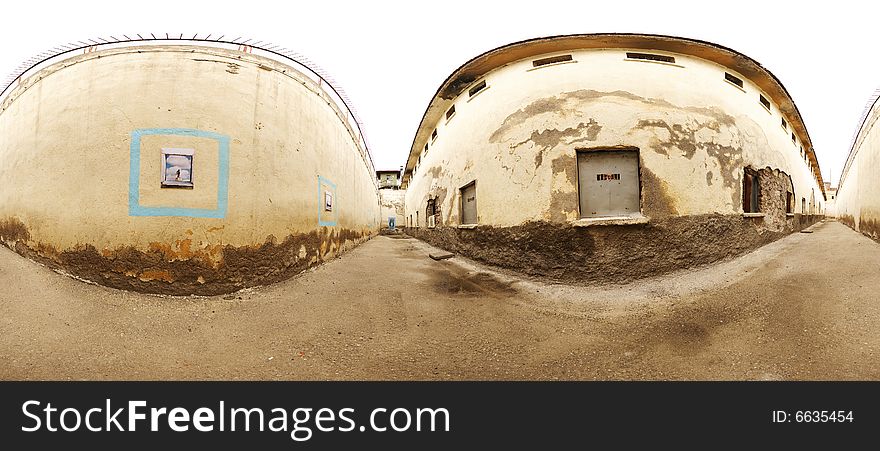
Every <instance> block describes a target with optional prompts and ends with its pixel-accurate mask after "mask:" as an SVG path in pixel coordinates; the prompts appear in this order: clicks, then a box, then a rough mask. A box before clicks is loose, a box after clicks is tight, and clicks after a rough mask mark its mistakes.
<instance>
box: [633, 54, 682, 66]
mask: <svg viewBox="0 0 880 451" xmlns="http://www.w3.org/2000/svg"><path fill="white" fill-rule="evenodd" d="M626 57H627V58H629V59H633V60H643V61H659V62H661V63H673V64H674V63H675V58H674V57H671V56H666V55H656V54H654V53H634V52H626Z"/></svg>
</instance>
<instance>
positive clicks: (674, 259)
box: [406, 214, 821, 284]
mask: <svg viewBox="0 0 880 451" xmlns="http://www.w3.org/2000/svg"><path fill="white" fill-rule="evenodd" d="M820 219H821V217H820V216H809V215H800V214H798V215H795V216H793V217H790V218H789V219H788V222H787V225H786V228H785V230H782V231H773V230H768V229H767V228H765V227H764V226H763V225H762V224H760V222H761V219H758V220H752V219H745V218H743V217H742V216H741V215H717V214H713V215H695V216H682V217H668V218H660V219H656V220H652V221H651V222H650V223H648V224H643V225H620V226H597V227H587V228H583V227H572V226H568V225H560V224H554V223H550V222H543V221H535V222H528V223H525V224H522V225H519V226H513V227H491V226H479V227H476V228H474V229H459V228H456V227H439V228H435V229H424V228H408V229H407V230H406V232H407V233H408V234H410V235H412V236H414V237H416V238H419V239H421V240H423V241H426V242H428V243H430V244H432V245H434V246H437V247H440V248H442V249H445V250H448V251H450V252H455V253H458V254H461V255H464V256H466V257H469V258H473V259H474V260H477V261H480V262H484V263H488V264H491V265H496V266H500V267H503V268H507V269H511V270H514V271H517V272H521V273H524V274H528V275H532V276H539V277H546V278H550V279H553V280H556V281H561V282H567V283H575V284H577V283H591V284H592V283H600V284H601V283H624V282H629V281H632V280H636V279H641V278H645V277H652V276H658V275H662V274H667V273H670V272H673V271H676V270H680V269H686V268H694V267H699V266H703V265H707V264H710V263H714V262H717V261H720V260H723V259H726V258H730V257H735V256H739V255H742V254H745V253H747V252H749V251H751V250H754V249H756V248H758V247H760V246H763V245H764V244H767V243H770V242H772V241H775V240H777V239H779V238H782V237H784V236H786V235H788V234H789V233H791V232H794V231H799V230H801V229H804V228H806V227H808V226H810V225H812V224H814V223H815V222H817V221H818V220H820Z"/></svg>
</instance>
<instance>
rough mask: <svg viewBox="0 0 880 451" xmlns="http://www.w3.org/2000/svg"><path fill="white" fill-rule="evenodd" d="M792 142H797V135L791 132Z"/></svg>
mask: <svg viewBox="0 0 880 451" xmlns="http://www.w3.org/2000/svg"><path fill="white" fill-rule="evenodd" d="M791 142H793V143H795V144H797V137H796V136H795V135H794V133H792V134H791Z"/></svg>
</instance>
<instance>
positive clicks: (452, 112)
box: [446, 105, 455, 120]
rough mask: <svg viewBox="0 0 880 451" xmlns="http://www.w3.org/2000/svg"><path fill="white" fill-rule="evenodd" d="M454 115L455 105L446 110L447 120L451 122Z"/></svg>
mask: <svg viewBox="0 0 880 451" xmlns="http://www.w3.org/2000/svg"><path fill="white" fill-rule="evenodd" d="M453 114H455V105H452V108H450V109H448V110H446V120H449V118H451V117H452V115H453Z"/></svg>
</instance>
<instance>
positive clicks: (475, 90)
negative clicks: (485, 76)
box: [468, 80, 486, 97]
mask: <svg viewBox="0 0 880 451" xmlns="http://www.w3.org/2000/svg"><path fill="white" fill-rule="evenodd" d="M484 89H486V80H483V81H481V82H479V83H477V84H476V85H474V87H472V88H471V89H469V90H468V97H473V96H475V95H477V93H478V92H480V91H482V90H484Z"/></svg>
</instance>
